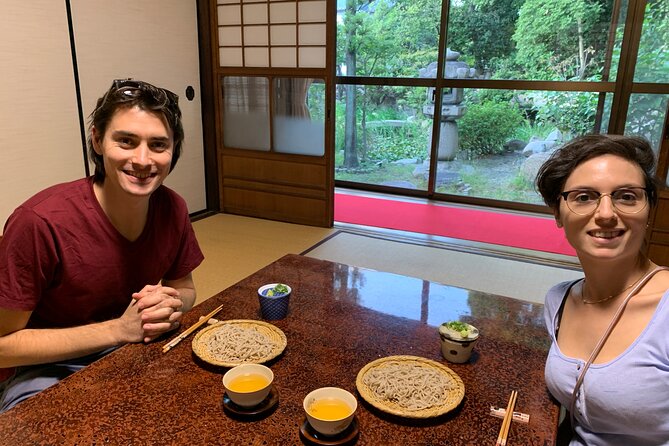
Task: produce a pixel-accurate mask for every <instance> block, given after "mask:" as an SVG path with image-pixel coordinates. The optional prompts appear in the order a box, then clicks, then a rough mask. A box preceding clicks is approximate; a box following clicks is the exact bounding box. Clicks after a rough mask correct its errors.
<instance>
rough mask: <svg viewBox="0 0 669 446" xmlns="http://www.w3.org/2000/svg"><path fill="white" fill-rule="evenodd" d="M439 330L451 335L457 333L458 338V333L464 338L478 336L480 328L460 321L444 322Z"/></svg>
mask: <svg viewBox="0 0 669 446" xmlns="http://www.w3.org/2000/svg"><path fill="white" fill-rule="evenodd" d="M439 332H440V333H442V334H449V335H451V336H453V335H456V339H457V336H458V335H459V337H461V338H462V339H467V338H470V337H476V336H477V335H478V330H477V329H476V328H475V327H473V326H471V325H469V324H467V323H465V322H460V321H449V322H444V323H443V324H441V326H440V327H439Z"/></svg>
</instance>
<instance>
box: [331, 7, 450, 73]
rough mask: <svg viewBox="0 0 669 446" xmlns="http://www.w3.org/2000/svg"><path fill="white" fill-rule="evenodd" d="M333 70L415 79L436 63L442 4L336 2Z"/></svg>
mask: <svg viewBox="0 0 669 446" xmlns="http://www.w3.org/2000/svg"><path fill="white" fill-rule="evenodd" d="M337 3H338V4H337V66H338V67H339V69H340V70H341V73H342V75H345V76H367V77H377V76H378V77H418V71H419V70H420V69H421V68H423V67H425V66H427V65H428V64H429V63H430V62H432V61H434V60H437V53H438V48H439V27H440V22H441V20H440V18H441V0H376V1H368V0H347V1H345V2H344V1H339V2H337Z"/></svg>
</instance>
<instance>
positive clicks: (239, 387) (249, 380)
mask: <svg viewBox="0 0 669 446" xmlns="http://www.w3.org/2000/svg"><path fill="white" fill-rule="evenodd" d="M268 384H269V380H268V379H267V378H266V377H264V376H263V375H260V374H258V373H246V374H244V375H239V376H237V377H235V378H233V379H231V380H230V382H229V383H228V386H227V387H228V389H230V390H232V391H233V392H239V393H246V392H255V391H256V390H260V389H263V388H265V387H266V386H267V385H268Z"/></svg>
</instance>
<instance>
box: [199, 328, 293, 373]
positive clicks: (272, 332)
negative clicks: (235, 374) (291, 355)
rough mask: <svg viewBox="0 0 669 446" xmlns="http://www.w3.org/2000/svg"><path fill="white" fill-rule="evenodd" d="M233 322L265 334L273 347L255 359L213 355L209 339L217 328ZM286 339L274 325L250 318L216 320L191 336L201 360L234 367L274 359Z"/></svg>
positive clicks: (281, 350) (283, 346) (284, 345)
mask: <svg viewBox="0 0 669 446" xmlns="http://www.w3.org/2000/svg"><path fill="white" fill-rule="evenodd" d="M230 324H234V325H237V326H238V327H240V328H243V329H246V330H254V331H257V332H259V333H261V334H263V335H264V336H266V337H267V338H268V339H269V340H270V341H271V342H272V343H273V344H274V348H272V350H271V351H270V352H269V353H268V354H267V355H266V356H263V357H262V358H259V359H257V360H246V361H232V360H230V361H225V360H221V359H220V357H218V356H215V355H214V354H213V353H212V352H211V351H210V349H209V340H210V339H211V338H212V337H213V336H214V335H215V334H216V332H217V331H218V330H220V329H221V328H222V327H224V326H227V325H230ZM287 344H288V340H287V339H286V335H285V334H284V333H283V331H281V329H280V328H279V327H277V326H275V325H272V324H268V323H267V322H263V321H256V320H250V319H231V320H228V321H221V322H217V323H215V324H213V325H210V326H208V327H207V328H205V329H204V330H201V331H200V332H199V333H198V334H197V335H195V337H194V338H193V343H192V345H193V352H194V353H195V354H196V355H197V356H198V357H199V358H200V359H202V360H203V361H205V362H208V363H209V364H213V365H217V366H222V367H235V366H238V365H240V364H262V363H264V362H267V361H269V360H270V359H274V358H276V357H277V356H279V355H280V354H281V353H282V352H283V350H284V349H285V348H286V345H287Z"/></svg>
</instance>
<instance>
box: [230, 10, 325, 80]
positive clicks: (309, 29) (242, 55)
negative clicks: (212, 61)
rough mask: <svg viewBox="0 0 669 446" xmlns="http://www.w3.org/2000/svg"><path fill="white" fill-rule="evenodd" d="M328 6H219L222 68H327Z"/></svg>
mask: <svg viewBox="0 0 669 446" xmlns="http://www.w3.org/2000/svg"><path fill="white" fill-rule="evenodd" d="M326 3H327V2H326V0H294V1H290V0H217V5H218V6H217V10H218V46H219V65H220V66H221V67H256V68H262V67H266V68H269V67H281V68H298V67H299V68H306V67H308V68H325V66H326V64H325V62H326V58H325V54H326V43H327V42H326ZM240 25H241V26H240Z"/></svg>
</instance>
